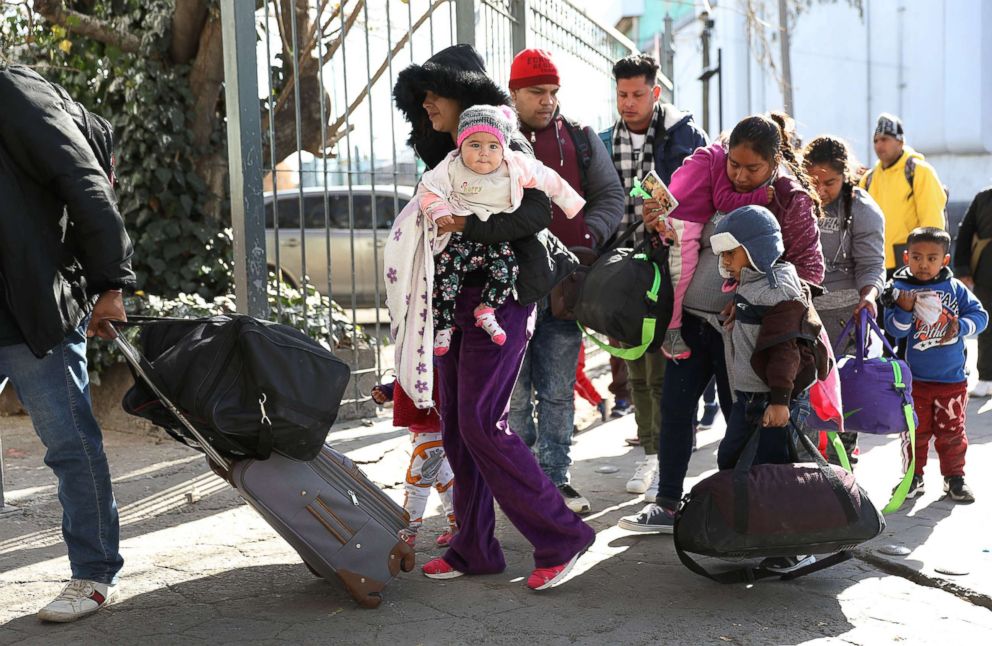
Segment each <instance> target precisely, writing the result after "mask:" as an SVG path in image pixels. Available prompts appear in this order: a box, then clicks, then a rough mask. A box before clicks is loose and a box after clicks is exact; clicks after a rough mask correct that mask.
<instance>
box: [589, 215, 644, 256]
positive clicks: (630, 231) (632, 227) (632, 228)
mask: <svg viewBox="0 0 992 646" xmlns="http://www.w3.org/2000/svg"><path fill="white" fill-rule="evenodd" d="M643 226H644V222H642V221H636V222H631V223H630V224H629V225H627V228H626V229H624V230H623V233H621V234H620V235H618V236H617V237H616V238H615V239H614V240H613V244H611V245H610V246H609V247H607V248H606V249H604V250H603V253H602V254H600V255H603V256H605V255H606V254H608V253H610V252H611V251H614V250H615V249H617V248H618V247H619V246H620V244H621V243H622V242H623V241H624V240H626V239H627V238H629V237H631V236H632V235H634V234H635V233H636V232H637V229H638V228H639V227H643ZM647 233H648V231H647V229H646V228H645V230H644V234H645V238H647ZM645 244H647V240H646V239H645V240H643V241H642V242H641V243H640V244H639V245H637V250H640V249H641V248H642V247H643V246H644V245H645Z"/></svg>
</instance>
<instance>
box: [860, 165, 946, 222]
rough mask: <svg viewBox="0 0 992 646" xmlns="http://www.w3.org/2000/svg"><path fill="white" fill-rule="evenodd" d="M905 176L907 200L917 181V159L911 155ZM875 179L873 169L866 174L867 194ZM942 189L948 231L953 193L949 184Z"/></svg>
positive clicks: (904, 169) (905, 167) (904, 168)
mask: <svg viewBox="0 0 992 646" xmlns="http://www.w3.org/2000/svg"><path fill="white" fill-rule="evenodd" d="M902 173H903V175H904V176H905V177H906V183H907V184H909V194H908V195H906V199H907V200H908V199H909V198H911V197H913V182H914V181H915V180H916V158H915V157H913V156H912V155H910V156H909V157H907V158H906V163H905V164H904V165H903V169H902ZM874 177H875V169H874V168H871V169H869V170H868V172H867V173H865V191H866V192H867V191H868V190H869V189H870V188H871V180H872V179H873V178H874ZM940 187H941V188H942V189H944V200H945V201H944V229H947V223H948V220H947V204H948V203H949V202H950V200H951V192H950V191H949V190H948V189H947V184H943V183H942V184H941V185H940Z"/></svg>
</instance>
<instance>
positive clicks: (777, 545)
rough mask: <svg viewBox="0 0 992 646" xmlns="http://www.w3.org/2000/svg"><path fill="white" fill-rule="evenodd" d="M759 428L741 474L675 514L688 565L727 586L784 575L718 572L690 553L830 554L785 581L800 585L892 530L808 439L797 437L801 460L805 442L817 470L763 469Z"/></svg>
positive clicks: (707, 487) (716, 477) (731, 474)
mask: <svg viewBox="0 0 992 646" xmlns="http://www.w3.org/2000/svg"><path fill="white" fill-rule="evenodd" d="M760 432H761V431H760V430H759V429H758V428H757V425H756V430H755V431H754V432H753V433H752V434H751V437H750V439H749V440H748V443H747V445H746V446H745V447H744V449H743V451H742V452H741V456H740V458H739V459H738V461H737V464H736V465H735V466H734V468H733V469H725V470H723V471H720V472H718V473H715V474H713V475H711V476H710V477H708V478H706V479H705V480H703V481H701V482H699V483H698V484H696V486H695V487H693V488H692V491H690V492H689V494H688V495H687V496H686V497H685V499H684V500H683V502H682V505H681V506H680V508H679V510H678V512H677V513H676V514H675V550H676V552H677V554H678V556H679V560H681V561H682V564H683V565H685V566H686V567H688V568H689V569H690V570H692V571H693V572H695V573H697V574H700V575H702V576H705V577H707V578H710V579H713V580H715V581H718V582H720V583H739V582H749V581H754V580H756V579H760V578H764V577H769V576H782V574H781V573H779V572H773V571H769V570H764V569H762V568H760V567H758V568H751V567H745V568H737V569H734V570H730V571H725V572H720V573H711V572H707V571H706V570H705V569H703V568H702V566H700V565H699V564H698V563H697V562H696V561H695V560H693V559H692V557H691V556H689V554H688V552H692V553H695V554H703V555H706V556H715V557H722V558H762V557H769V556H796V555H804V554H830V555H831V556H829V557H827V558H823V559H820V560H818V561H816V562H815V563H813V564H811V565H808V566H806V567H803V568H801V569H797V570H795V571H792V572H790V573H788V574H786V575H784V576H783V578H788V579H791V578H796V577H798V576H803V575H805V574H810V573H811V572H815V571H818V570H822V569H824V568H826V567H829V566H831V565H835V564H837V563H839V562H841V561H844V560H847V559H848V558H850V554H849V553H848V552H847V550H848V549H850V548H853V547H855V546H856V545H859V544H861V543H863V542H865V541H868V540H871V539H873V538H875V537H876V536H878V535H879V534H881V533H882V530H884V529H885V519H884V518H882V515H881V514H879V513H878V510H877V509H876V508H875V505H874V504H872V502H871V500H870V499H869V498H868V495H867V494H866V493H865V491H864V489H862V488H861V487H860V486H859V485H858V483H857V482H856V481H855V479H854V475H853V474H851V473H848V472H847V471H845V470H843V469H842V468H840V467H837V466H833V465H830V464H827V461H826V460H824V459H823V456H822V455H821V454H820V452H819V451H818V450H817V449H816V447H815V446H814V445H813V443H812V442H811V441H810V440H809V438H807V437H806V435H805V434H804V433H798V434H797V433H794V432H792V431H790V432H789V436H790V437H792V440H791V441H790V449H791V451H792V454H793V456H795V455H796V446H795V437H794V436H796V435H798V437H799V438H800V441H801V442H802V443H803V446H804V447H805V449H806V451H805V453H808V454H809V455H812V456H813V458H814V460H815V463H810V462H803V463H793V464H758V465H754V464H753V462H754V457H755V454H756V453H757V450H758V437H759V433H760Z"/></svg>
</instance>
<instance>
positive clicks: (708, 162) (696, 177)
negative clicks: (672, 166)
mask: <svg viewBox="0 0 992 646" xmlns="http://www.w3.org/2000/svg"><path fill="white" fill-rule="evenodd" d="M668 190H670V191H671V192H672V195H674V196H675V199H676V200H678V202H679V205H678V207H676V208H675V210H674V211H673V212H672V217H673V218H676V219H678V220H685V221H687V222H709V219H710V218H711V217H713V214H714V213H717V212H720V213H730V212H731V211H733V210H734V209H739V208H740V207H742V206H750V205H752V204H756V205H759V206H768V190H767V189H766V188H765V187H764V186H762V187H760V188H756V189H755V190H753V191H751V192H750V193H738V192H737V191H735V190H734V185H733V184H732V183H731V182H730V178H729V177H727V151H726V150H725V149H724V147H723V144H721V143H720V142H717V143H714V144H710V145H709V146H703V147H702V148H697V149H696V150H695V152H693V153H692V154H691V155H689V156H688V157H686V158H685V161H683V162H682V165H681V166H680V167H679V168H678V169H677V170H676V171H675V172H674V173H672V185H671V186H669V187H668Z"/></svg>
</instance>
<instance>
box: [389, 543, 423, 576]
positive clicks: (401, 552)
mask: <svg viewBox="0 0 992 646" xmlns="http://www.w3.org/2000/svg"><path fill="white" fill-rule="evenodd" d="M416 564H417V555H416V554H415V553H414V551H413V548H412V547H410V546H409V545H407V543H406V541H402V540H401V541H397V542H396V545H395V546H393V550H392V551H391V552H390V553H389V574H390V575H391V576H396V575H397V574H399V573H400V570H403V571H404V572H410V571H412V570H413V566H414V565H416Z"/></svg>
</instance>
